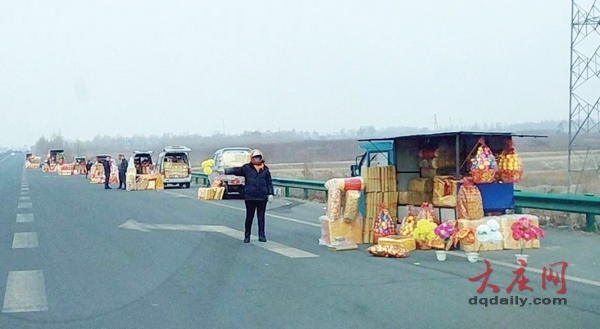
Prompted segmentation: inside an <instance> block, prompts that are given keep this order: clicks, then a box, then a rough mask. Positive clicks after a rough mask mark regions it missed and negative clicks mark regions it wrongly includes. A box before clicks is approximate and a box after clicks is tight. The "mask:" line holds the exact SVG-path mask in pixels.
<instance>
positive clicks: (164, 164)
mask: <svg viewBox="0 0 600 329" xmlns="http://www.w3.org/2000/svg"><path fill="white" fill-rule="evenodd" d="M190 152H192V149H190V148H189V147H186V146H165V148H164V149H163V151H162V152H161V153H160V154H159V155H158V160H157V161H156V166H157V169H158V172H159V173H160V174H161V175H162V177H163V182H164V183H165V186H167V185H179V186H181V187H184V186H185V188H190V185H191V183H192V168H191V166H190Z"/></svg>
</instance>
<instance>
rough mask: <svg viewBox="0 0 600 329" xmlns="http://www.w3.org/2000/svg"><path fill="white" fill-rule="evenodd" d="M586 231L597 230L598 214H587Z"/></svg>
mask: <svg viewBox="0 0 600 329" xmlns="http://www.w3.org/2000/svg"><path fill="white" fill-rule="evenodd" d="M585 231H586V232H596V214H585Z"/></svg>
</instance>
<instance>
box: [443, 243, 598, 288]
mask: <svg viewBox="0 0 600 329" xmlns="http://www.w3.org/2000/svg"><path fill="white" fill-rule="evenodd" d="M448 254H450V255H454V256H458V257H463V258H467V255H465V254H464V253H461V252H459V251H449V252H448ZM483 258H485V257H481V256H480V257H479V259H480V260H481V259H483ZM485 259H487V261H488V262H489V263H490V264H494V265H499V266H504V267H510V268H514V269H519V268H521V266H519V265H516V264H511V263H507V262H502V261H499V260H493V259H489V258H485ZM481 261H482V260H481ZM525 271H526V272H532V273H537V274H542V273H543V272H544V271H543V270H540V269H538V268H535V267H529V266H527V267H525ZM565 280H569V281H573V282H579V283H583V284H588V285H591V286H596V287H600V282H599V281H594V280H588V279H584V278H578V277H575V276H570V275H565Z"/></svg>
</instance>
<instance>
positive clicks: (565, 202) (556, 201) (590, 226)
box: [515, 190, 600, 232]
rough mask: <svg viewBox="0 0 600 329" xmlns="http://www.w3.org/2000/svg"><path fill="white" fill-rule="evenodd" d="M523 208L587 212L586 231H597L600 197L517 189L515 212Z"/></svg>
mask: <svg viewBox="0 0 600 329" xmlns="http://www.w3.org/2000/svg"><path fill="white" fill-rule="evenodd" d="M523 208H528V209H543V210H551V211H564V212H570V213H576V214H585V221H586V225H585V226H586V227H585V231H587V232H595V231H596V216H597V215H600V198H599V197H596V196H594V195H592V194H586V195H574V194H548V193H531V192H521V191H518V190H517V191H515V212H517V213H522V210H523Z"/></svg>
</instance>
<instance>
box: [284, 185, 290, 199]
mask: <svg viewBox="0 0 600 329" xmlns="http://www.w3.org/2000/svg"><path fill="white" fill-rule="evenodd" d="M285 197H286V198H289V197H290V188H289V187H287V186H286V187H285Z"/></svg>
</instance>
